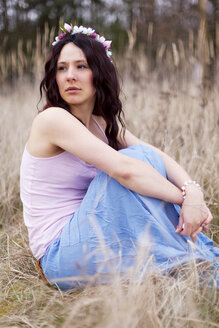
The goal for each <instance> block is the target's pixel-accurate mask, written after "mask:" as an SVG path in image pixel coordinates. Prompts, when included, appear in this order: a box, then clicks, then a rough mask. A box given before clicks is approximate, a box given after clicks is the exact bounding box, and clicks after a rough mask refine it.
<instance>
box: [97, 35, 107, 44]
mask: <svg viewBox="0 0 219 328" xmlns="http://www.w3.org/2000/svg"><path fill="white" fill-rule="evenodd" d="M96 40H97V41H98V42H100V43H103V42H104V41H105V40H106V39H105V38H104V36H99V35H98V36H97V37H96Z"/></svg>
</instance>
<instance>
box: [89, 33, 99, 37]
mask: <svg viewBox="0 0 219 328" xmlns="http://www.w3.org/2000/svg"><path fill="white" fill-rule="evenodd" d="M90 36H91V37H92V38H96V37H97V36H98V34H97V33H95V32H94V33H91V34H90Z"/></svg>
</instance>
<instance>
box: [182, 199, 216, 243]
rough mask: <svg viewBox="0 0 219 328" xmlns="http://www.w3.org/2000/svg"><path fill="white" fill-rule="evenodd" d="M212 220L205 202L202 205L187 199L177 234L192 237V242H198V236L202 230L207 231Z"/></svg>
mask: <svg viewBox="0 0 219 328" xmlns="http://www.w3.org/2000/svg"><path fill="white" fill-rule="evenodd" d="M212 220H213V217H212V214H211V212H210V210H209V208H208V207H207V205H206V204H205V202H204V201H203V200H202V202H201V203H197V202H196V203H195V202H193V203H192V202H191V201H190V200H189V199H185V200H184V202H183V204H182V208H181V212H180V216H179V224H178V226H177V230H176V232H177V233H180V234H181V235H184V236H190V237H191V238H192V241H193V242H196V240H197V235H198V234H199V233H200V232H201V231H202V230H207V229H208V228H209V225H210V222H211V221H212Z"/></svg>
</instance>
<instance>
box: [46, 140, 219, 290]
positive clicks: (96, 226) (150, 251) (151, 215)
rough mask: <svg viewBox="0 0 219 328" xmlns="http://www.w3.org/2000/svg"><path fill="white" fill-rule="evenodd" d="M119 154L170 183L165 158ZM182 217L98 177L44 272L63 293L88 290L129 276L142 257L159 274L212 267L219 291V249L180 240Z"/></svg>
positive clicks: (146, 150)
mask: <svg viewBox="0 0 219 328" xmlns="http://www.w3.org/2000/svg"><path fill="white" fill-rule="evenodd" d="M121 152H122V153H123V154H126V155H127V156H130V157H134V158H137V159H139V160H141V161H143V162H147V163H149V164H150V165H152V166H153V167H154V168H155V169H156V170H157V171H159V172H160V173H161V174H162V175H163V176H164V177H165V178H166V172H165V166H164V162H163V160H162V158H161V157H160V156H159V155H158V154H157V153H156V152H155V151H154V150H153V149H151V148H150V147H146V146H142V145H136V146H131V147H129V148H126V149H123V150H121ZM142 183H147V181H144V180H142ZM179 212H180V207H179V206H178V205H176V204H171V203H167V202H164V201H162V200H159V199H155V198H151V197H145V196H141V195H139V194H137V193H135V192H133V191H131V190H129V189H127V188H125V187H123V186H122V185H121V184H120V183H119V182H117V181H116V180H115V179H113V178H110V177H109V176H108V175H107V174H105V173H103V172H99V173H98V174H97V176H96V177H95V178H94V179H93V181H92V182H91V184H90V186H89V188H88V191H87V193H86V196H85V197H84V199H83V201H82V203H81V205H80V207H79V208H78V210H77V211H76V212H75V213H74V214H73V216H72V218H71V219H70V220H69V222H68V223H67V224H66V226H65V227H64V228H63V230H62V233H61V235H60V236H59V237H58V238H56V239H55V240H54V241H53V242H52V244H51V245H50V246H49V247H48V249H47V251H46V253H45V255H44V256H43V257H42V258H41V266H42V269H43V272H44V274H45V276H46V277H47V279H48V280H49V281H50V282H51V284H56V285H58V286H59V287H60V288H74V287H78V286H80V285H86V283H88V282H89V281H90V278H91V277H97V278H94V280H93V281H96V282H97V281H98V283H101V282H102V283H105V282H108V281H110V277H111V276H113V274H114V273H115V272H117V273H120V274H123V275H124V276H125V275H126V273H127V272H128V271H129V270H130V268H133V267H135V266H137V262H136V261H137V259H138V257H139V256H138V255H139V252H140V253H141V256H142V254H143V259H142V261H143V262H142V263H143V266H142V267H141V268H142V269H143V267H144V263H145V265H147V266H148V270H151V269H152V267H153V268H154V270H161V272H169V271H171V270H173V269H174V268H175V267H178V266H179V265H181V264H184V263H188V262H189V261H190V260H197V261H208V262H209V263H213V267H214V276H215V281H216V282H217V284H218V286H219V272H218V271H219V270H218V269H219V248H216V247H214V244H213V242H212V240H211V239H209V238H208V237H207V236H205V235H204V234H202V233H200V234H199V235H198V240H197V242H196V243H193V242H192V240H191V238H190V237H185V236H181V235H179V234H177V233H176V232H175V230H176V226H177V224H178V220H179ZM142 250H143V251H142ZM148 263H150V265H148ZM149 267H150V269H149ZM155 268H156V269H155ZM95 279H96V280H95Z"/></svg>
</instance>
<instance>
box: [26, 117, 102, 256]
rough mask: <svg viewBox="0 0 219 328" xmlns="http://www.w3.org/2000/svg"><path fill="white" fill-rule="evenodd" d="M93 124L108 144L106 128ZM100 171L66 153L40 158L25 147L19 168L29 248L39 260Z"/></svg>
mask: <svg viewBox="0 0 219 328" xmlns="http://www.w3.org/2000/svg"><path fill="white" fill-rule="evenodd" d="M93 119H94V118H93ZM94 121H95V122H96V124H97V125H98V126H99V128H100V130H101V131H102V133H103V134H104V136H105V139H106V141H107V138H106V135H105V133H104V131H103V129H102V128H101V126H100V125H99V124H98V122H97V121H96V120H95V119H94ZM107 142H108V141H107ZM97 172H98V169H97V168H95V167H94V166H92V165H89V164H86V163H85V162H83V161H81V160H80V159H79V158H78V157H76V156H74V155H73V154H71V153H69V152H67V151H64V152H62V153H61V154H59V155H56V156H53V157H47V158H39V157H34V156H32V155H31V154H30V153H28V151H27V149H26V147H25V149H24V153H23V156H22V161H21V167H20V196H21V200H22V202H23V216H24V222H25V225H26V226H27V229H28V235H29V243H30V249H31V251H32V253H33V255H34V256H35V257H36V259H40V258H41V257H42V256H43V255H44V254H45V251H46V249H47V247H48V246H49V245H50V243H51V242H52V241H53V240H54V239H55V238H56V237H58V236H59V234H60V233H61V231H62V228H63V227H64V226H65V224H66V223H67V222H68V220H69V219H70V218H71V216H72V214H73V213H74V212H75V211H76V210H77V208H78V207H79V205H80V204H81V202H82V200H83V198H84V196H85V194H86V192H87V189H88V187H89V184H90V183H91V181H92V180H93V178H94V177H95V176H96V174H97Z"/></svg>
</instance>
